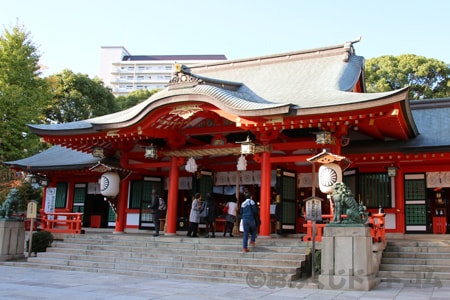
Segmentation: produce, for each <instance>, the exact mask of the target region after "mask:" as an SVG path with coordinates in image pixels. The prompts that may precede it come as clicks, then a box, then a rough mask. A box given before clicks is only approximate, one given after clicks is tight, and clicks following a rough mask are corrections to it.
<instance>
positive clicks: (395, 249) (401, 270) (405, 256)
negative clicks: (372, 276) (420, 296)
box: [377, 240, 450, 287]
mask: <svg viewBox="0 0 450 300" xmlns="http://www.w3.org/2000/svg"><path fill="white" fill-rule="evenodd" d="M449 246H450V243H449V241H448V240H414V241H409V240H392V241H388V244H387V247H386V249H385V251H384V252H383V255H382V259H381V264H380V266H379V271H378V273H377V279H378V280H379V281H380V282H388V283H389V282H392V283H403V284H411V285H422V286H438V287H440V286H450V259H449V258H450V247H449Z"/></svg>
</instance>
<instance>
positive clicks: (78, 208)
mask: <svg viewBox="0 0 450 300" xmlns="http://www.w3.org/2000/svg"><path fill="white" fill-rule="evenodd" d="M85 199H86V185H85V184H82V185H78V186H75V190H74V192H73V210H72V211H73V212H81V213H82V212H84V201H85Z"/></svg>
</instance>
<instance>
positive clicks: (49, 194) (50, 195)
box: [44, 187, 56, 220]
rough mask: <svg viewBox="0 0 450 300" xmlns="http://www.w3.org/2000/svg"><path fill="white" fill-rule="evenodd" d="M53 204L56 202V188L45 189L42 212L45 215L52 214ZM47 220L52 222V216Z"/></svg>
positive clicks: (53, 210)
mask: <svg viewBox="0 0 450 300" xmlns="http://www.w3.org/2000/svg"><path fill="white" fill-rule="evenodd" d="M55 202H56V188H55V187H51V188H47V189H46V193H45V207H44V211H45V212H46V213H54V212H55ZM49 219H51V220H53V216H49Z"/></svg>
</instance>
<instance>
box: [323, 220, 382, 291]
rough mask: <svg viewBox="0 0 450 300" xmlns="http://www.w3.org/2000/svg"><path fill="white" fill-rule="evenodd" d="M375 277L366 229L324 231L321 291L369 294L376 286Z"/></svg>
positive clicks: (368, 232) (362, 227)
mask: <svg viewBox="0 0 450 300" xmlns="http://www.w3.org/2000/svg"><path fill="white" fill-rule="evenodd" d="M375 275H376V274H375V270H374V266H373V258H372V238H371V236H370V229H369V227H367V226H360V227H358V225H356V226H355V227H344V226H333V227H331V226H326V227H325V228H324V234H323V237H322V259H321V274H320V275H319V285H320V287H321V288H323V289H333V290H340V289H342V290H360V291H369V290H371V289H372V288H373V287H374V286H375V284H376V281H375Z"/></svg>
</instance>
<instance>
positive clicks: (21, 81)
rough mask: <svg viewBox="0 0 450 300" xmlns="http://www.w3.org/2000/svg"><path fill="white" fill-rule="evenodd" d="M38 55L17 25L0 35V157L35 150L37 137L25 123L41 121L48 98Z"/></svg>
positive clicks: (14, 155) (13, 158)
mask: <svg viewBox="0 0 450 300" xmlns="http://www.w3.org/2000/svg"><path fill="white" fill-rule="evenodd" d="M39 57H40V56H39V54H38V52H37V48H36V46H34V44H33V43H32V42H31V41H30V39H29V33H28V32H26V31H25V29H24V28H23V27H21V26H19V25H16V26H15V27H13V28H11V29H9V30H8V29H5V31H4V34H3V35H2V36H1V37H0V91H1V92H0V111H1V112H2V113H1V115H0V137H1V140H0V160H2V161H11V160H16V159H19V158H23V157H24V156H29V155H32V154H35V153H37V152H38V151H39V150H40V145H39V142H38V141H39V138H38V137H37V136H35V135H33V134H31V133H30V131H29V129H28V127H27V124H29V123H41V122H42V117H43V114H42V108H43V107H44V106H45V104H46V103H47V101H48V100H49V99H50V93H49V88H48V85H47V84H46V81H45V80H44V79H42V78H41V77H39V75H40V72H39V69H40V66H39Z"/></svg>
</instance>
